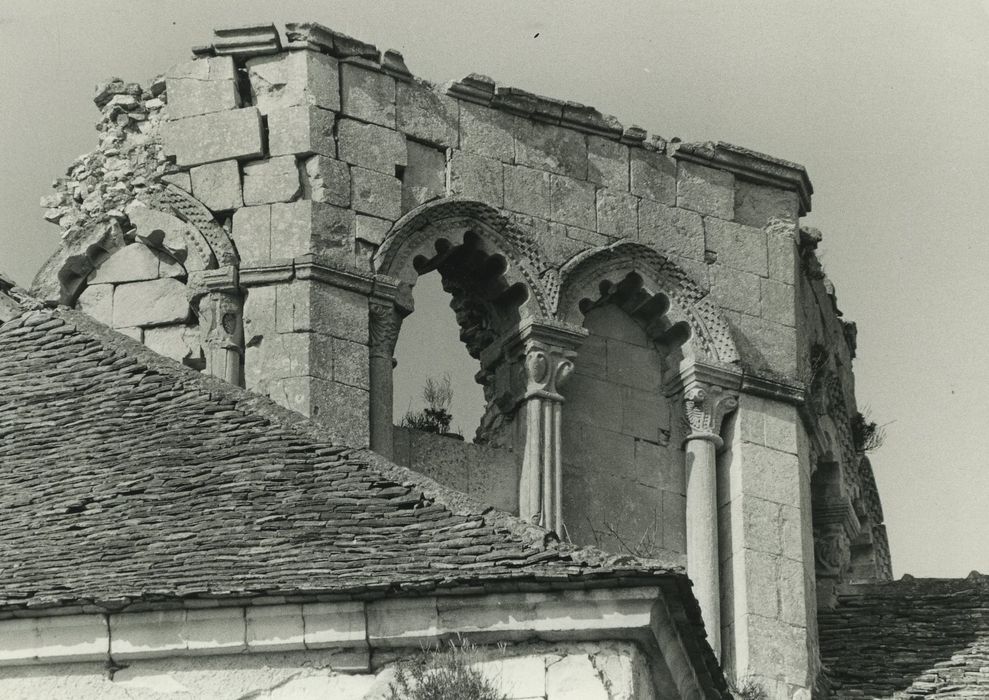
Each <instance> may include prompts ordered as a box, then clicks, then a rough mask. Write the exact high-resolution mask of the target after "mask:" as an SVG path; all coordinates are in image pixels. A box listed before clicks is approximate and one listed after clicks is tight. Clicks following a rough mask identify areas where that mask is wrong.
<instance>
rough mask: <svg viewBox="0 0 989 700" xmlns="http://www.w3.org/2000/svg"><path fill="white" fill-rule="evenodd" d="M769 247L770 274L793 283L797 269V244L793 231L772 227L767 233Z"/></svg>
mask: <svg viewBox="0 0 989 700" xmlns="http://www.w3.org/2000/svg"><path fill="white" fill-rule="evenodd" d="M766 245H767V247H768V248H769V251H768V252H769V276H770V278H772V279H774V280H777V281H779V282H782V283H784V284H793V283H794V280H795V279H796V270H797V246H796V244H795V243H794V240H793V235H792V234H791V233H782V232H778V231H776V230H775V229H770V230H769V231H768V232H767V233H766Z"/></svg>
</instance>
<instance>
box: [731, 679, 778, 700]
mask: <svg viewBox="0 0 989 700" xmlns="http://www.w3.org/2000/svg"><path fill="white" fill-rule="evenodd" d="M730 689H731V694H732V696H734V698H735V700H769V693H767V692H766V689H765V688H764V687H763V686H762V683H760V682H759V681H758V680H756V679H755V678H752V677H751V676H746V677H745V678H742V679H740V680H739V681H738V682H737V683H735V684H733V685H730Z"/></svg>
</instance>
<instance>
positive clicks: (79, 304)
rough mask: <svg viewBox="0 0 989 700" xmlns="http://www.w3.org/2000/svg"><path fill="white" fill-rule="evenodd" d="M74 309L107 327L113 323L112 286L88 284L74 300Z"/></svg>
mask: <svg viewBox="0 0 989 700" xmlns="http://www.w3.org/2000/svg"><path fill="white" fill-rule="evenodd" d="M76 308H77V309H79V311H82V312H83V313H84V314H86V315H87V316H89V317H90V318H92V319H95V320H97V321H99V322H100V323H102V324H104V325H107V326H109V325H110V324H111V323H113V285H112V284H89V285H87V286H86V288H85V289H84V290H83V292H82V294H80V295H79V298H78V299H76Z"/></svg>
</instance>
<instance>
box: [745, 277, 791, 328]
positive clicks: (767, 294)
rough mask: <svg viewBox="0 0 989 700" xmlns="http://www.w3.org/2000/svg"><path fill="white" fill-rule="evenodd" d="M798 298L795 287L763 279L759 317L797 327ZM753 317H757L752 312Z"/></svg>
mask: <svg viewBox="0 0 989 700" xmlns="http://www.w3.org/2000/svg"><path fill="white" fill-rule="evenodd" d="M796 304H797V298H796V294H795V293H794V290H793V285H790V284H784V283H782V282H776V281H774V280H771V279H766V278H762V294H761V304H760V309H759V313H758V315H759V316H762V317H763V318H764V319H766V320H767V321H772V322H774V323H779V324H781V325H784V326H795V325H796V323H797V320H796ZM746 313H750V314H752V315H753V316H754V315H756V314H754V313H752V312H751V311H748V312H746Z"/></svg>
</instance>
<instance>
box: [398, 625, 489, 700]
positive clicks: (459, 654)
mask: <svg viewBox="0 0 989 700" xmlns="http://www.w3.org/2000/svg"><path fill="white" fill-rule="evenodd" d="M476 659H477V647H476V646H474V644H472V643H471V642H470V641H469V640H466V639H462V640H461V641H460V644H459V646H458V645H457V643H455V642H453V641H451V642H450V644H449V647H448V648H446V649H441V648H439V647H437V648H435V649H432V650H430V651H428V652H426V653H424V654H423V656H422V657H421V658H419V659H418V660H417V661H414V662H410V663H407V664H405V665H403V666H400V667H399V668H398V671H397V673H396V675H395V681H394V682H393V683H391V685H390V686H389V688H388V690H389V695H388V700H507V698H508V696H506V695H505V694H504V693H502V692H500V691H499V690H498V688H497V687H496V686H495V685H494V683H493V682H492V681H491V680H489V679H488V678H487V677H485V675H484V674H483V673H481V671H480V670H479V669H477V668H476V666H475V665H474V662H475V661H476Z"/></svg>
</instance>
